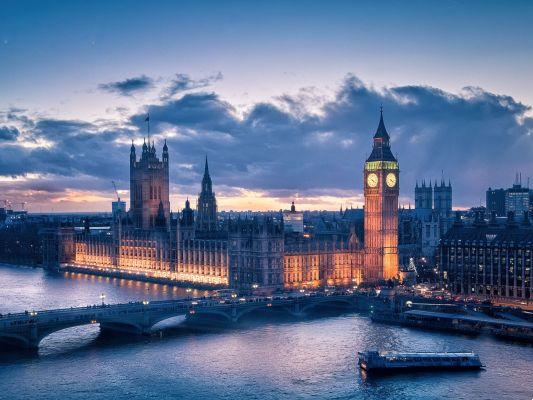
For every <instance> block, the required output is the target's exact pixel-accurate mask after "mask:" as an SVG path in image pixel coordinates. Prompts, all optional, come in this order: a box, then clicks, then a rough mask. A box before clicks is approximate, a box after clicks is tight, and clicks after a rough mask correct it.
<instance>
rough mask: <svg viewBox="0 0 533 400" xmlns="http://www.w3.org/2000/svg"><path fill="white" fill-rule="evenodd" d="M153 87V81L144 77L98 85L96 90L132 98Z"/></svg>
mask: <svg viewBox="0 0 533 400" xmlns="http://www.w3.org/2000/svg"><path fill="white" fill-rule="evenodd" d="M153 87H154V81H153V79H152V78H150V77H148V76H146V75H141V76H137V77H134V78H128V79H125V80H123V81H117V82H109V83H102V84H100V85H98V88H99V89H101V90H103V91H106V92H110V93H116V94H119V95H121V96H132V95H134V94H137V93H142V92H145V91H147V90H149V89H151V88H153Z"/></svg>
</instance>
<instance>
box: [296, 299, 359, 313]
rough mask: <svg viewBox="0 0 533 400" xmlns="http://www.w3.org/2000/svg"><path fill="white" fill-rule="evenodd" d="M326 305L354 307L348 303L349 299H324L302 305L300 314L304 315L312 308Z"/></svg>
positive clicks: (351, 303)
mask: <svg viewBox="0 0 533 400" xmlns="http://www.w3.org/2000/svg"><path fill="white" fill-rule="evenodd" d="M328 304H339V305H342V306H343V307H353V306H354V303H353V302H352V301H350V300H349V299H345V298H339V297H334V298H328V297H324V298H321V299H319V300H317V301H313V302H310V303H308V304H305V305H303V306H302V307H301V308H300V312H302V313H304V312H306V311H310V310H312V309H313V308H316V307H319V306H323V305H328Z"/></svg>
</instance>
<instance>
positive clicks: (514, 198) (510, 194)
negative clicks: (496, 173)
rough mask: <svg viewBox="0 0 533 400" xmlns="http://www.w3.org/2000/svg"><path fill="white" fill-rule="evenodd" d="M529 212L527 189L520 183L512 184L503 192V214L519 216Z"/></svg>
mask: <svg viewBox="0 0 533 400" xmlns="http://www.w3.org/2000/svg"><path fill="white" fill-rule="evenodd" d="M526 211H529V189H528V188H524V187H522V185H521V184H520V183H517V184H514V185H513V187H512V188H509V189H507V190H506V192H505V212H506V213H509V212H513V213H514V214H515V215H517V216H519V215H522V214H524V212H526Z"/></svg>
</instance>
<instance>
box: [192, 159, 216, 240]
mask: <svg viewBox="0 0 533 400" xmlns="http://www.w3.org/2000/svg"><path fill="white" fill-rule="evenodd" d="M196 209H197V210H198V215H197V218H196V228H197V230H198V231H199V232H202V233H207V234H208V233H209V232H214V231H216V230H217V228H218V226H217V200H216V197H215V192H213V183H212V182H211V176H210V175H209V165H208V163H207V156H206V157H205V168H204V177H203V178H202V190H201V192H200V194H199V195H198V203H197V206H196Z"/></svg>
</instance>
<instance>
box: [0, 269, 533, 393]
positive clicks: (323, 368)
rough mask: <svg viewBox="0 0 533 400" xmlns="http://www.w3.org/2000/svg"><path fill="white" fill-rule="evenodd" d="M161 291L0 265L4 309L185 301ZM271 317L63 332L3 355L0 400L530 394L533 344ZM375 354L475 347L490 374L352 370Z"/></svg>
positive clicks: (335, 318) (339, 320)
mask: <svg viewBox="0 0 533 400" xmlns="http://www.w3.org/2000/svg"><path fill="white" fill-rule="evenodd" d="M164 286H165V285H158V284H154V283H137V282H136V283H132V282H131V281H125V280H121V279H109V280H107V279H102V280H99V279H96V278H94V277H90V276H87V275H83V274H71V275H61V274H55V275H54V274H49V273H46V272H44V271H42V270H34V269H29V268H22V269H21V268H12V267H0V293H1V294H2V302H0V309H1V311H0V312H6V311H23V310H24V309H27V308H35V309H41V308H49V307H64V306H67V307H70V306H75V305H85V304H93V303H96V302H98V301H99V295H100V294H101V293H102V292H105V293H106V295H107V297H106V301H109V302H125V301H126V302H127V301H130V300H141V299H143V298H145V296H148V299H149V300H152V299H153V300H156V299H164V298H174V297H179V296H186V295H187V294H188V293H187V292H186V291H185V290H184V289H183V288H174V287H170V286H168V287H166V288H164ZM191 294H195V293H192V292H191ZM196 294H198V295H203V294H204V292H203V291H200V292H196ZM273 317H274V315H269V316H268V317H267V316H266V315H265V316H260V315H253V316H252V315H250V318H248V319H245V320H243V324H241V325H239V326H237V327H228V326H225V327H211V328H209V329H206V328H203V327H190V326H187V325H184V324H183V323H181V324H179V323H178V322H179V321H165V323H166V324H163V326H160V328H161V329H163V335H162V337H161V336H159V335H156V336H153V337H149V338H136V337H127V336H122V335H119V336H114V335H102V334H100V333H99V330H98V328H97V326H83V327H77V328H72V329H70V330H64V331H60V332H57V333H56V334H54V335H50V336H49V337H47V338H45V339H44V340H43V342H42V347H41V348H40V349H39V353H38V354H37V355H26V354H23V353H17V354H0V364H1V366H0V370H1V379H0V397H1V398H6V399H22V398H28V399H29V398H39V399H40V400H48V399H60V398H68V399H84V400H85V399H109V398H113V399H118V400H120V399H128V400H130V399H146V398H154V399H156V398H157V399H165V398H188V399H214V398H216V399H231V400H241V399H258V398H261V399H285V398H290V399H316V398H319V399H361V398H365V399H398V398H402V399H441V398H457V399H466V398H468V399H472V398H499V399H506V398H508V399H519V398H531V394H532V393H531V360H533V348H532V347H531V346H526V345H515V344H512V343H507V342H501V341H497V340H494V339H492V338H489V337H477V338H476V337H469V336H460V335H449V334H440V333H435V332H425V331H419V330H411V329H407V328H402V327H396V326H389V325H380V324H375V323H372V322H371V321H370V320H369V319H368V318H367V317H366V316H363V315H358V314H356V313H350V314H342V315H339V314H338V313H337V314H333V315H331V314H330V315H319V314H316V315H314V316H312V317H310V318H308V319H304V320H295V319H292V318H291V317H288V316H284V315H278V316H276V317H275V318H276V319H272V318H273ZM176 323H178V324H176ZM371 348H377V349H388V350H402V351H405V350H421V349H422V350H427V349H430V350H439V351H440V350H448V351H456V350H472V351H475V352H477V353H478V354H479V355H480V357H481V360H482V362H483V363H484V364H485V365H486V366H487V367H486V370H485V371H481V372H473V373H472V372H467V373H459V374H449V373H442V374H441V373H437V374H433V373H431V374H429V373H428V374H425V373H424V374H406V375H399V376H389V377H381V378H377V379H375V378H371V377H367V376H365V375H364V374H362V373H361V372H360V371H359V369H358V367H357V352H358V351H364V350H367V349H371Z"/></svg>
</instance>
